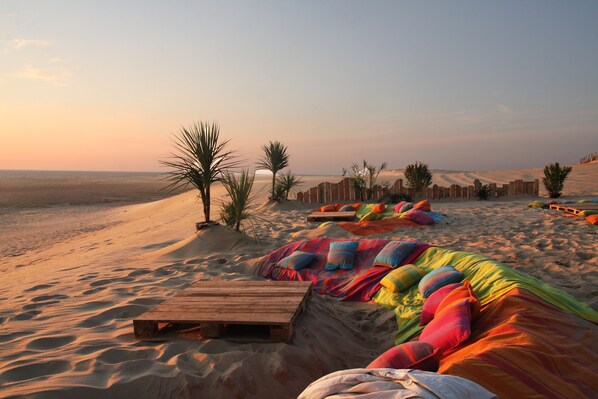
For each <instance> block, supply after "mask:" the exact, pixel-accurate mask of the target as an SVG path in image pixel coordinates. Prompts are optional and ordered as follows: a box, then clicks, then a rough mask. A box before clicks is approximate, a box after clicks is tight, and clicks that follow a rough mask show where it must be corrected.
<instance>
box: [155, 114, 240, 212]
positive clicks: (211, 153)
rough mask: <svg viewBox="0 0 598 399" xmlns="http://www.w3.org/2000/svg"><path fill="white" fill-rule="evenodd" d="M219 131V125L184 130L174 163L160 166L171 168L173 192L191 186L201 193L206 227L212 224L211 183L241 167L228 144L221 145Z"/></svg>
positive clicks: (178, 138) (200, 124)
mask: <svg viewBox="0 0 598 399" xmlns="http://www.w3.org/2000/svg"><path fill="white" fill-rule="evenodd" d="M219 135H220V128H219V127H218V125H217V124H214V123H212V124H208V123H207V122H196V123H194V124H193V125H191V126H189V127H182V128H181V130H180V132H179V136H175V137H174V148H175V150H176V151H175V152H174V153H171V159H170V160H167V161H161V163H162V164H163V165H164V166H166V167H169V168H171V169H172V170H171V171H169V172H167V178H168V179H170V180H171V181H172V183H171V184H169V185H168V186H167V188H170V189H171V190H175V189H177V188H185V187H187V186H188V185H192V186H193V187H195V188H197V189H198V190H199V195H200V198H201V202H202V205H203V214H204V218H205V221H206V223H209V222H210V201H211V186H212V183H215V182H219V181H222V179H223V176H224V175H223V173H224V172H226V171H227V170H229V169H231V168H234V167H236V166H237V165H238V161H237V160H236V157H235V155H234V151H229V150H227V145H228V143H229V140H224V141H222V142H220V141H219Z"/></svg>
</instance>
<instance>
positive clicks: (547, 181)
mask: <svg viewBox="0 0 598 399" xmlns="http://www.w3.org/2000/svg"><path fill="white" fill-rule="evenodd" d="M571 170H572V168H571V167H570V166H564V167H562V168H561V165H559V163H558V162H556V163H551V164H550V165H546V166H545V167H544V177H543V178H542V182H543V183H544V187H546V191H548V196H549V197H550V198H558V197H560V196H561V194H562V192H563V186H564V185H565V179H566V178H567V175H568V174H569V173H571Z"/></svg>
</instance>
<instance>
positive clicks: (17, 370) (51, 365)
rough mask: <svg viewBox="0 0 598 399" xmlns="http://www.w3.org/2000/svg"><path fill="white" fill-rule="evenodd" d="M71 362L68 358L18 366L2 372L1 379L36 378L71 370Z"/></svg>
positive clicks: (8, 380) (4, 380)
mask: <svg viewBox="0 0 598 399" xmlns="http://www.w3.org/2000/svg"><path fill="white" fill-rule="evenodd" d="M70 368H71V364H70V363H69V362H67V361H66V360H52V361H49V362H44V363H34V364H27V365H25V366H17V367H13V368H11V369H8V370H6V371H4V372H3V373H2V374H0V381H3V382H17V381H24V380H31V379H34V378H39V377H44V376H49V375H53V374H60V373H64V372H67V371H69V370H70Z"/></svg>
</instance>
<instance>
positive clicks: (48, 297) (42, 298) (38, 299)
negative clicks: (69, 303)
mask: <svg viewBox="0 0 598 399" xmlns="http://www.w3.org/2000/svg"><path fill="white" fill-rule="evenodd" d="M67 298H68V296H66V295H60V294H56V295H40V296H36V297H35V298H32V299H31V302H45V301H49V300H51V299H67Z"/></svg>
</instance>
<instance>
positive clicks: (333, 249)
mask: <svg viewBox="0 0 598 399" xmlns="http://www.w3.org/2000/svg"><path fill="white" fill-rule="evenodd" d="M358 245H359V243H357V242H356V241H336V242H332V243H330V250H329V251H328V259H327V262H326V267H325V269H326V270H336V269H344V270H351V269H353V259H354V258H355V252H356V251H357V246H358Z"/></svg>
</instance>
